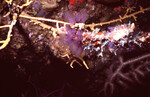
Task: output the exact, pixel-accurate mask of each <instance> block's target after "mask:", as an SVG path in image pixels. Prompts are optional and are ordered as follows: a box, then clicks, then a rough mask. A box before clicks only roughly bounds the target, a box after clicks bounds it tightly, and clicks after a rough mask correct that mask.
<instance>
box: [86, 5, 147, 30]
mask: <svg viewBox="0 0 150 97" xmlns="http://www.w3.org/2000/svg"><path fill="white" fill-rule="evenodd" d="M148 10H150V7H148V8H145V9H143V8H142V7H140V11H137V12H134V13H132V14H129V15H126V14H125V15H124V16H123V17H121V16H120V18H119V19H115V20H111V21H107V22H102V23H97V24H94V23H93V24H87V25H85V27H90V28H93V27H95V26H103V25H106V24H111V23H115V22H118V21H122V20H124V19H127V18H131V17H133V18H134V19H135V20H136V16H135V15H137V14H140V13H144V12H145V11H148Z"/></svg>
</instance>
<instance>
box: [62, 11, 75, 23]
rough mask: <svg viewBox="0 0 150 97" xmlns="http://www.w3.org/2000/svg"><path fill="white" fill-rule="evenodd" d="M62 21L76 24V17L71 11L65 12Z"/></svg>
mask: <svg viewBox="0 0 150 97" xmlns="http://www.w3.org/2000/svg"><path fill="white" fill-rule="evenodd" d="M62 19H63V20H64V21H65V22H69V23H71V24H73V25H74V24H75V16H74V15H73V14H72V12H71V11H64V12H63V16H62Z"/></svg>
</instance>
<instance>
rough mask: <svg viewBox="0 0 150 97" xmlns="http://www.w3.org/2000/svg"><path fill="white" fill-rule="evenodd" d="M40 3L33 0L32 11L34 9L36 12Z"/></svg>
mask: <svg viewBox="0 0 150 97" xmlns="http://www.w3.org/2000/svg"><path fill="white" fill-rule="evenodd" d="M40 7H41V6H40V3H39V1H35V2H34V3H33V8H34V11H36V12H38V11H39V10H40Z"/></svg>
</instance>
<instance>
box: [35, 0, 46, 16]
mask: <svg viewBox="0 0 150 97" xmlns="http://www.w3.org/2000/svg"><path fill="white" fill-rule="evenodd" d="M33 8H34V11H35V12H37V15H36V16H38V17H43V16H45V15H47V11H45V10H44V9H42V7H41V5H40V2H39V1H35V2H34V3H33Z"/></svg>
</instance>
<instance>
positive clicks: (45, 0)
mask: <svg viewBox="0 0 150 97" xmlns="http://www.w3.org/2000/svg"><path fill="white" fill-rule="evenodd" d="M39 2H40V4H41V6H42V8H43V9H44V10H47V11H50V10H52V9H54V8H56V7H58V3H57V2H60V0H59V1H58V0H39Z"/></svg>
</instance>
